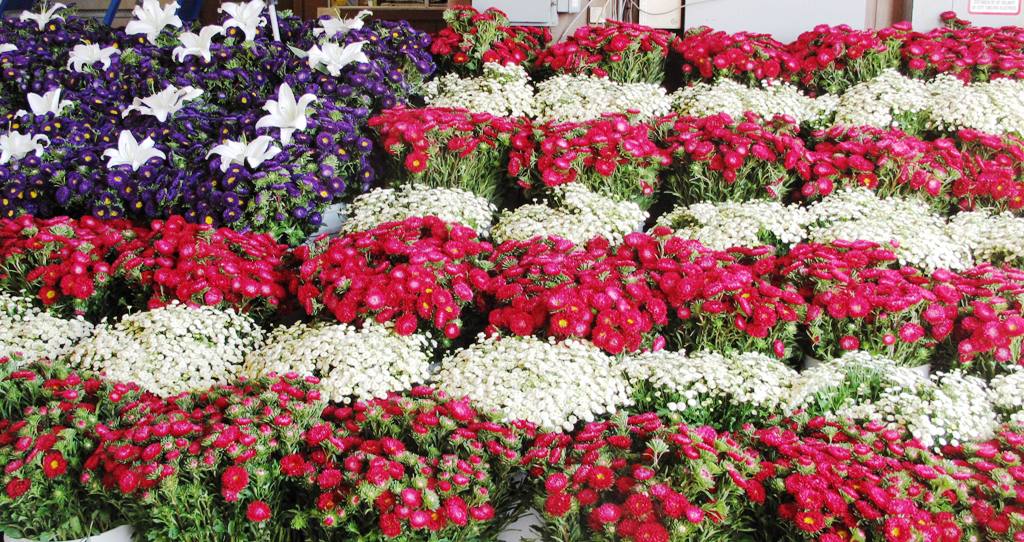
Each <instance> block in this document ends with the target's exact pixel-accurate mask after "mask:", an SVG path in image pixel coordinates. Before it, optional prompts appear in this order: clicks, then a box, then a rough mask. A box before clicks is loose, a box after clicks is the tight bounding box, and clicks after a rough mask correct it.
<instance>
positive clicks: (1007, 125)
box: [835, 70, 1024, 134]
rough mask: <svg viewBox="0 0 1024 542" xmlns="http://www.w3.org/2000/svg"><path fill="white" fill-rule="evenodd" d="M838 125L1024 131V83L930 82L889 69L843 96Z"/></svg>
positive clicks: (948, 79) (947, 79)
mask: <svg viewBox="0 0 1024 542" xmlns="http://www.w3.org/2000/svg"><path fill="white" fill-rule="evenodd" d="M835 124H837V125H846V126H862V125H866V126H876V127H879V128H889V127H896V128H901V129H904V130H908V131H911V132H916V131H920V130H924V129H928V130H939V131H945V132H955V131H957V130H960V129H962V128H973V129H976V130H981V131H983V132H986V133H991V134H1003V133H1018V134H1019V133H1024V82H1022V81H1017V80H1012V79H997V80H993V81H989V82H979V83H970V84H967V83H964V82H963V81H961V80H959V79H957V78H956V77H954V76H952V75H948V74H941V75H938V76H936V77H935V78H934V79H931V80H930V81H922V80H920V79H911V78H909V77H906V76H904V75H902V74H900V73H899V72H898V71H896V70H887V71H886V72H884V73H882V74H881V75H879V76H878V77H876V78H875V79H872V80H870V81H865V82H863V83H859V84H857V85H855V86H853V87H852V88H850V89H849V90H847V91H846V93H844V94H843V95H842V96H841V97H839V98H838V104H837V106H836V110H835Z"/></svg>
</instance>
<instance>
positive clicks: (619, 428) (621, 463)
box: [526, 414, 765, 542]
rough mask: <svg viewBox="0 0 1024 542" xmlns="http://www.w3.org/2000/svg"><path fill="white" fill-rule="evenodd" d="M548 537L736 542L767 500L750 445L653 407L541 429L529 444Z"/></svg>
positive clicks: (542, 528)
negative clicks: (676, 420) (552, 430)
mask: <svg viewBox="0 0 1024 542" xmlns="http://www.w3.org/2000/svg"><path fill="white" fill-rule="evenodd" d="M526 459H528V460H529V463H528V464H527V465H528V466H529V467H530V470H531V474H532V475H533V476H534V478H536V479H537V482H536V484H537V485H538V486H540V485H543V487H542V488H538V492H539V493H540V494H539V495H538V496H537V497H536V499H535V500H536V503H537V508H538V509H539V510H542V511H543V515H542V518H543V523H542V524H541V525H539V526H537V527H535V530H536V531H537V533H538V534H539V535H540V536H542V537H544V539H545V540H547V539H550V540H560V541H565V542H583V541H585V540H586V541H601V542H611V541H619V540H628V541H631V542H668V541H669V540H685V539H700V540H708V541H717V542H725V541H726V540H734V539H735V536H736V531H737V530H741V529H744V528H746V527H747V526H748V525H749V524H750V522H751V521H752V518H753V514H754V513H755V508H756V506H757V505H758V504H760V503H763V502H764V500H765V487H764V485H763V484H762V483H761V482H760V481H758V480H756V479H755V478H756V476H757V474H758V472H759V470H760V469H761V465H760V461H759V459H758V457H757V455H756V454H755V453H753V452H752V451H751V450H748V449H746V448H744V447H743V445H741V444H739V443H737V442H735V441H734V440H733V439H732V437H730V436H729V435H727V434H724V433H722V434H719V433H717V432H716V431H715V430H714V429H711V428H710V427H699V428H696V427H689V426H687V425H685V424H680V425H679V426H677V427H664V426H662V425H661V421H660V420H659V419H658V417H657V415H655V414H639V415H635V416H630V417H628V418H627V417H626V416H620V417H617V418H616V419H615V420H613V421H606V422H596V423H592V424H588V425H587V426H585V427H584V428H583V429H582V430H581V431H579V432H577V433H575V434H574V435H571V436H570V435H564V434H541V435H539V436H538V438H537V440H536V441H535V442H534V444H533V446H532V447H531V448H530V449H529V450H528V451H527V452H526Z"/></svg>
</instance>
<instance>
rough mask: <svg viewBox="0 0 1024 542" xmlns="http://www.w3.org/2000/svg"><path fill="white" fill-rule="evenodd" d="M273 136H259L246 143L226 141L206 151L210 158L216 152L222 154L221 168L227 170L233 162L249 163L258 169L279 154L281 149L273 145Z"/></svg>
mask: <svg viewBox="0 0 1024 542" xmlns="http://www.w3.org/2000/svg"><path fill="white" fill-rule="evenodd" d="M273 141H274V140H273V138H271V137H270V136H265V135H262V136H259V137H257V138H256V139H254V140H252V141H250V142H249V143H245V142H243V141H231V140H228V141H225V142H224V143H221V144H220V145H217V146H216V147H214V148H213V149H212V150H210V152H208V153H206V157H207V158H209V157H211V156H213V155H214V154H216V155H218V156H220V170H221V171H227V170H228V168H229V167H231V164H239V165H242V164H245V163H246V162H248V163H249V167H251V168H253V169H256V168H258V167H260V165H261V164H263V162H266V161H267V160H270V159H271V158H273V157H275V156H277V155H278V153H280V152H281V149H279V148H277V147H276V146H272V145H271V143H273Z"/></svg>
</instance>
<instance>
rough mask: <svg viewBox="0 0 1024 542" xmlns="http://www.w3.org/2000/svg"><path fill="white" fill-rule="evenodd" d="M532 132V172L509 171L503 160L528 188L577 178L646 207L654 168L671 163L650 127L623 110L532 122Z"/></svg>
mask: <svg viewBox="0 0 1024 542" xmlns="http://www.w3.org/2000/svg"><path fill="white" fill-rule="evenodd" d="M536 134H537V135H536V139H537V142H538V154H537V158H536V168H535V169H536V175H537V177H538V178H536V179H534V178H530V177H529V176H528V175H523V173H525V172H522V171H513V168H512V164H509V174H510V175H513V176H518V177H519V178H520V184H521V185H522V186H523V187H525V188H527V189H528V190H543V189H544V188H551V187H555V186H559V185H563V184H567V183H572V182H577V183H581V184H583V185H584V186H586V187H587V188H588V189H590V190H591V191H593V192H596V193H599V194H602V195H605V196H607V197H610V198H612V199H615V200H617V201H632V202H634V203H637V204H639V205H640V206H641V207H642V208H644V209H646V208H647V207H649V206H650V205H651V203H652V202H653V199H654V192H655V190H656V189H657V187H658V175H659V173H660V172H661V171H662V169H664V168H665V167H667V166H668V165H669V164H670V163H671V155H670V154H669V153H668V152H666V151H664V150H663V149H661V148H659V146H658V145H657V144H656V143H655V134H654V131H653V130H652V128H651V127H650V126H648V125H646V124H640V123H636V122H634V121H633V119H632V118H631V117H629V116H627V115H622V114H609V115H605V116H603V117H601V118H599V119H596V120H591V121H587V122H580V123H577V122H564V123H546V124H543V125H540V126H537V127H536ZM511 160H516V158H515V157H513V158H511ZM523 163H526V161H525V160H523Z"/></svg>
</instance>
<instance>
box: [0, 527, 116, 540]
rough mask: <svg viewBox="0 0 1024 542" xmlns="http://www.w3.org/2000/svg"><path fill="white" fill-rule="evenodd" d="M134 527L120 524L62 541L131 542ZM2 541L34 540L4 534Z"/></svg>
mask: <svg viewBox="0 0 1024 542" xmlns="http://www.w3.org/2000/svg"><path fill="white" fill-rule="evenodd" d="M133 532H134V529H132V528H131V527H129V526H128V525H122V526H120V527H115V528H113V529H111V530H109V531H107V532H105V533H101V534H98V535H96V536H89V537H86V538H79V539H78V540H67V541H64V542H131V541H132V533H133ZM4 542H35V541H33V540H31V539H28V538H11V537H9V536H7V535H4Z"/></svg>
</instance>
